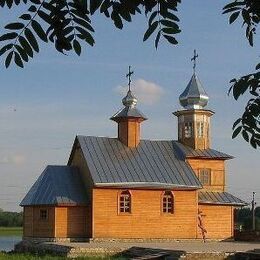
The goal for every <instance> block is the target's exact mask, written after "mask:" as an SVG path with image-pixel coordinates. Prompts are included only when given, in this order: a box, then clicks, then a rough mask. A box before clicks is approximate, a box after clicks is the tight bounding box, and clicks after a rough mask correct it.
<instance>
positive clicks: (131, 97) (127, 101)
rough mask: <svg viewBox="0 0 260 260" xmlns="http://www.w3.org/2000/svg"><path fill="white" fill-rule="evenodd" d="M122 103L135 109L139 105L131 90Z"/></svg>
mask: <svg viewBox="0 0 260 260" xmlns="http://www.w3.org/2000/svg"><path fill="white" fill-rule="evenodd" d="M122 103H123V105H124V106H126V107H135V106H136V104H137V99H136V97H135V96H134V95H133V94H132V91H131V90H128V92H127V94H126V96H125V97H124V98H123V99H122Z"/></svg>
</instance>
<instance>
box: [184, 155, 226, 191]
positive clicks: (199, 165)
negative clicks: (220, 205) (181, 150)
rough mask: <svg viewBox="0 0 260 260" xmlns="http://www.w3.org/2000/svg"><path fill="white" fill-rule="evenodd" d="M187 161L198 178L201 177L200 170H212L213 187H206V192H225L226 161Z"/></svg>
mask: <svg viewBox="0 0 260 260" xmlns="http://www.w3.org/2000/svg"><path fill="white" fill-rule="evenodd" d="M187 161H188V163H189V164H190V166H191V168H192V169H193V171H194V172H195V174H196V175H197V176H198V175H199V169H203V168H209V169H211V185H210V186H208V185H204V187H203V188H204V190H210V191H220V192H222V191H225V161H224V160H209V159H188V160H187Z"/></svg>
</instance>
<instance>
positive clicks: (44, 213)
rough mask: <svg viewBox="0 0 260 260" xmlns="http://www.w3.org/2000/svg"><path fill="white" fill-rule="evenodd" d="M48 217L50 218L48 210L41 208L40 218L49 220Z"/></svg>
mask: <svg viewBox="0 0 260 260" xmlns="http://www.w3.org/2000/svg"><path fill="white" fill-rule="evenodd" d="M47 219H48V210H47V209H40V220H47Z"/></svg>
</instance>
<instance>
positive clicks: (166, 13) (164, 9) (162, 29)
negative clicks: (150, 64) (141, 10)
mask: <svg viewBox="0 0 260 260" xmlns="http://www.w3.org/2000/svg"><path fill="white" fill-rule="evenodd" d="M177 4H178V1H171V2H165V1H158V2H157V4H156V5H152V4H151V5H150V6H149V7H148V8H147V9H146V13H149V12H151V15H150V17H149V20H148V28H147V30H146V32H145V34H144V37H143V41H146V40H147V39H149V38H150V36H151V35H152V34H153V33H154V32H155V31H157V34H156V37H155V42H154V43H155V48H158V44H159V41H160V39H161V36H162V37H163V38H164V39H166V40H167V41H168V42H169V43H170V44H173V45H175V44H178V41H177V40H176V38H175V36H174V34H177V33H179V32H180V31H181V30H180V28H179V25H178V24H177V22H179V18H178V17H177V16H176V15H175V14H174V13H173V12H174V11H177ZM153 9H156V10H153ZM156 18H157V19H156Z"/></svg>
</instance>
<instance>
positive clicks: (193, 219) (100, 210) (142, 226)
mask: <svg viewBox="0 0 260 260" xmlns="http://www.w3.org/2000/svg"><path fill="white" fill-rule="evenodd" d="M120 191H121V190H118V189H101V188H100V189H98V188H95V189H94V190H93V237H94V238H144V239H146V238H183V239H185V238H196V235H197V211H198V206H197V205H198V202H197V197H198V196H197V191H173V193H174V199H175V207H174V213H173V214H170V213H168V214H167V213H162V208H161V207H162V203H161V200H162V194H163V191H162V190H130V192H131V194H132V196H131V199H132V209H131V213H130V214H129V213H124V214H122V213H119V210H118V196H119V194H120Z"/></svg>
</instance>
